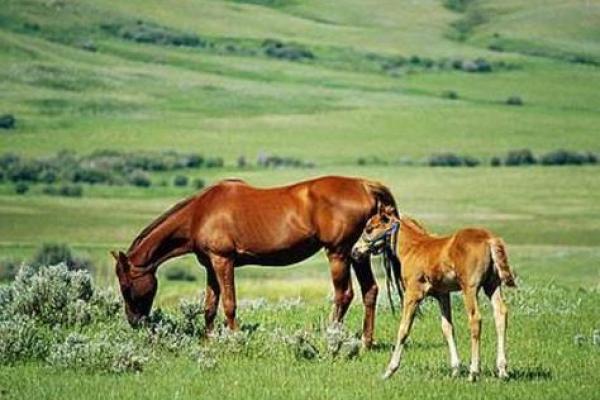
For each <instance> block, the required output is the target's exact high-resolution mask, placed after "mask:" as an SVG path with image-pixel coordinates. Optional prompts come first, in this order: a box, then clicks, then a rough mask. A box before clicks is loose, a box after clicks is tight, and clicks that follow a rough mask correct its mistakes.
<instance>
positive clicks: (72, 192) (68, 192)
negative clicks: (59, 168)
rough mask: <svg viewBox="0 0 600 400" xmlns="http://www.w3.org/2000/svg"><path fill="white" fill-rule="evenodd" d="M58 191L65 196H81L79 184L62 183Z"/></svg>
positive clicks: (81, 191)
mask: <svg viewBox="0 0 600 400" xmlns="http://www.w3.org/2000/svg"><path fill="white" fill-rule="evenodd" d="M58 193H59V194H60V195H61V196H65V197H81V196H83V188H82V187H81V186H79V185H62V186H61V187H60V189H59V191H58Z"/></svg>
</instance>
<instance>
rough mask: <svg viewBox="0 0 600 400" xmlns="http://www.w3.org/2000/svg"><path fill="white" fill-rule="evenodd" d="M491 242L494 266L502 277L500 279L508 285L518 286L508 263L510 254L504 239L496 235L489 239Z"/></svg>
mask: <svg viewBox="0 0 600 400" xmlns="http://www.w3.org/2000/svg"><path fill="white" fill-rule="evenodd" d="M489 244H490V250H491V254H492V261H493V262H494V268H495V269H496V273H497V274H498V276H499V277H500V280H501V281H502V283H504V284H505V285H506V286H508V287H517V284H516V283H515V275H514V274H513V272H512V271H511V269H510V266H509V265H508V256H507V254H506V246H505V245H504V241H503V240H502V239H500V238H496V237H494V238H491V239H490V240H489Z"/></svg>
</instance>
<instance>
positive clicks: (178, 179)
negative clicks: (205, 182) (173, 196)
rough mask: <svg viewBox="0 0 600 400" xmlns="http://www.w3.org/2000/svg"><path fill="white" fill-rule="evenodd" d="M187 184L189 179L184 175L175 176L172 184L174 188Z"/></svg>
mask: <svg viewBox="0 0 600 400" xmlns="http://www.w3.org/2000/svg"><path fill="white" fill-rule="evenodd" d="M188 182H189V179H188V177H187V176H185V175H177V176H175V179H174V180H173V184H174V185H175V186H187V185H188Z"/></svg>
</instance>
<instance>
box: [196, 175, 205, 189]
mask: <svg viewBox="0 0 600 400" xmlns="http://www.w3.org/2000/svg"><path fill="white" fill-rule="evenodd" d="M204 186H206V183H205V182H204V179H202V178H196V179H194V187H195V188H196V189H202V188H203V187H204Z"/></svg>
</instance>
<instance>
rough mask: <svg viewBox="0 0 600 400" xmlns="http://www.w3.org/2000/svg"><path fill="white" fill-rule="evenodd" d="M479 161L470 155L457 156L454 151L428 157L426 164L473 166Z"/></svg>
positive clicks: (433, 165) (436, 165)
mask: <svg viewBox="0 0 600 400" xmlns="http://www.w3.org/2000/svg"><path fill="white" fill-rule="evenodd" d="M479 163H480V161H479V160H478V159H476V158H474V157H470V156H459V155H457V154H454V153H438V154H433V155H431V156H430V157H429V159H428V161H427V164H428V165H429V166H431V167H462V166H465V167H474V166H477V165H479Z"/></svg>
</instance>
